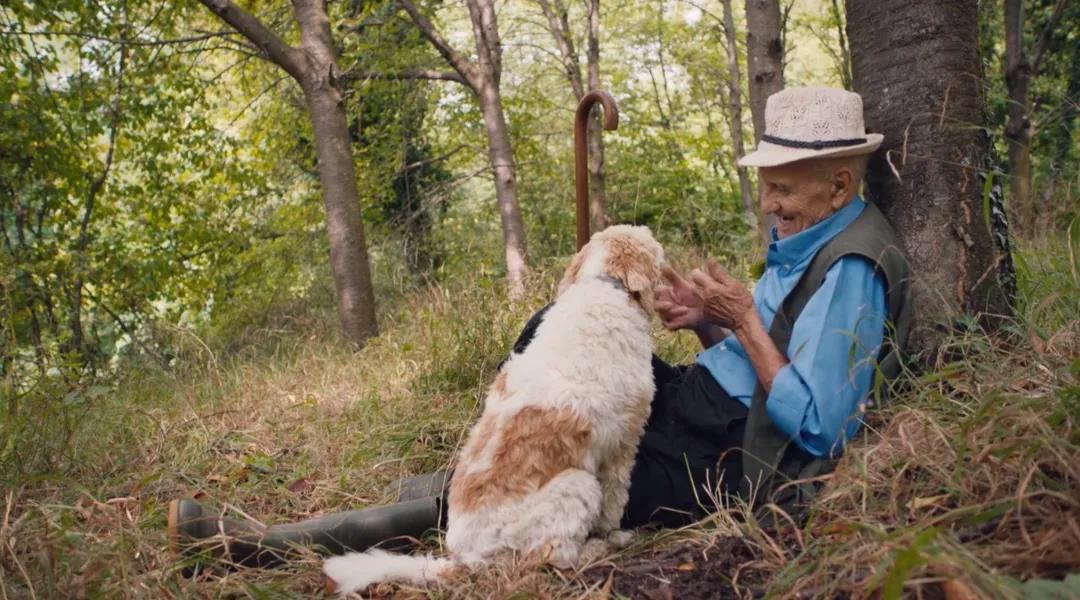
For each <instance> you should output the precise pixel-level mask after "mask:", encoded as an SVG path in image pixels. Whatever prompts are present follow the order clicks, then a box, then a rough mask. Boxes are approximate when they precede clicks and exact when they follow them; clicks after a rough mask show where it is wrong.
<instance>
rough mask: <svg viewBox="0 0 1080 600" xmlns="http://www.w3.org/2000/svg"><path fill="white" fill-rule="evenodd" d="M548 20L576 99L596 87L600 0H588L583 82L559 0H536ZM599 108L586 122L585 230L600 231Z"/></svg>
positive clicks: (603, 197)
mask: <svg viewBox="0 0 1080 600" xmlns="http://www.w3.org/2000/svg"><path fill="white" fill-rule="evenodd" d="M536 2H537V4H539V5H540V9H541V10H542V11H543V13H544V17H545V18H546V19H547V22H548V31H550V32H551V36H552V38H554V41H555V45H556V46H557V47H558V48H559V56H560V58H561V59H562V64H563V70H564V72H565V73H566V79H567V80H568V81H569V82H570V89H572V90H573V92H574V98H575V99H577V100H578V101H579V102H580V101H581V99H582V98H583V97H585V94H586V92H589V91H592V90H597V89H600V0H588V7H589V19H588V20H589V30H588V33H587V35H586V38H587V44H588V46H587V50H586V69H587V83H588V87H586V81H585V79H584V78H583V77H582V76H581V61H580V60H578V55H577V50H576V49H575V48H574V35H573V33H572V32H571V31H570V21H569V18H568V13H567V10H566V6H565V5H564V4H563V3H562V0H550V1H549V0H536ZM600 110H601V109H600V108H599V107H596V108H594V109H593V112H592V115H591V116H590V117H589V123H588V134H587V136H588V161H587V165H588V171H589V230H590V231H592V232H594V233H595V232H597V231H602V230H604V229H606V228H607V227H608V225H610V224H611V219H610V218H609V217H608V215H607V192H606V184H605V177H606V175H605V168H604V140H603V136H602V134H601V130H602V129H603V127H602V124H601V120H600V119H601V113H600Z"/></svg>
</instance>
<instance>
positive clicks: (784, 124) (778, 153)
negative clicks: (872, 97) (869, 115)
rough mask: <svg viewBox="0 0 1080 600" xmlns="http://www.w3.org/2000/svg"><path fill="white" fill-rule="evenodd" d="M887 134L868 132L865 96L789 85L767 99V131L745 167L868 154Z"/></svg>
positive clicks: (831, 89) (744, 158)
mask: <svg viewBox="0 0 1080 600" xmlns="http://www.w3.org/2000/svg"><path fill="white" fill-rule="evenodd" d="M884 137H885V136H883V135H881V134H880V133H866V127H865V126H864V125H863V106H862V96H860V95H858V94H856V93H854V92H849V91H846V90H841V89H835V88H788V89H786V90H781V91H779V92H776V93H775V94H773V95H771V96H769V99H768V100H767V101H766V102H765V134H764V135H762V136H761V141H760V142H758V146H757V149H756V150H754V151H753V152H751V153H750V154H747V155H746V156H744V157H742V159H740V160H739V165H740V166H744V167H775V166H777V165H783V164H787V163H791V162H795V161H797V160H806V159H808V158H823V157H826V156H854V155H857V154H870V153H871V152H873V151H874V150H877V149H878V146H880V145H881V140H882V139H884Z"/></svg>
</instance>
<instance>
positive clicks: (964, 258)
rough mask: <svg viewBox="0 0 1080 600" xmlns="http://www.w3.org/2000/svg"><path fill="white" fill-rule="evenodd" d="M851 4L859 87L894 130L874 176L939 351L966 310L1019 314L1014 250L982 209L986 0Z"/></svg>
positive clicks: (870, 121) (872, 184)
mask: <svg viewBox="0 0 1080 600" xmlns="http://www.w3.org/2000/svg"><path fill="white" fill-rule="evenodd" d="M846 5H847V17H848V23H847V31H848V38H849V41H850V44H851V54H852V71H853V76H854V85H855V91H857V92H859V93H860V94H862V96H863V105H864V108H865V115H866V124H867V129H869V130H871V131H875V132H879V133H882V134H884V135H885V141H884V143H883V145H882V147H881V149H880V150H879V151H878V152H877V153H876V154H875V155H874V157H873V159H872V161H871V164H870V170H869V173H868V175H867V184H868V187H869V190H870V196H871V197H872V199H873V200H874V202H875V203H877V205H878V206H879V207H881V209H882V210H883V211H884V212H885V214H886V216H887V217H888V218H889V221H890V222H891V223H892V224H893V227H894V228H895V229H896V232H897V234H898V235H899V236H900V240H901V243H902V244H903V246H904V248H903V250H904V251H905V252H906V254H907V256H908V257H909V258H910V259H911V266H912V273H913V275H914V282H913V286H912V300H913V303H914V308H915V313H916V320H915V323H914V326H913V330H912V335H911V342H910V344H911V349H912V350H913V351H916V352H922V353H923V354H924V356H929V355H932V353H934V352H935V351H936V349H937V348H938V347H939V344H940V342H941V340H942V339H943V337H944V336H945V335H946V334H947V332H948V331H951V330H953V329H954V327H955V326H956V325H957V324H958V323H961V322H962V319H963V318H965V317H970V316H978V317H979V318H980V320H981V322H982V323H983V324H984V325H989V326H992V325H994V324H995V319H994V318H992V315H1006V314H1009V313H1010V311H1011V309H1010V307H1009V302H1008V300H1007V296H1006V294H1005V293H1004V291H1003V289H1002V286H1001V284H1000V282H999V280H998V270H999V267H1000V265H1002V264H1004V263H1005V262H1006V259H1007V256H1006V255H1004V254H1002V253H999V252H998V251H997V249H996V247H995V244H994V242H993V240H992V237H991V232H990V230H989V229H988V227H987V215H984V214H983V199H982V193H983V185H982V181H981V179H980V178H979V170H980V169H982V168H983V166H984V164H985V162H984V161H985V159H986V156H987V153H988V152H989V150H990V138H989V137H988V136H987V135H986V133H985V130H984V126H985V125H986V123H985V110H984V108H985V106H984V102H985V99H984V97H983V95H982V93H983V91H982V76H981V72H980V71H981V65H980V60H979V37H978V33H979V32H978V18H977V17H978V15H977V6H976V0H956V1H954V2H910V1H909V0H847V2H846ZM886 157H888V158H886ZM893 169H895V170H896V173H897V174H894V173H893Z"/></svg>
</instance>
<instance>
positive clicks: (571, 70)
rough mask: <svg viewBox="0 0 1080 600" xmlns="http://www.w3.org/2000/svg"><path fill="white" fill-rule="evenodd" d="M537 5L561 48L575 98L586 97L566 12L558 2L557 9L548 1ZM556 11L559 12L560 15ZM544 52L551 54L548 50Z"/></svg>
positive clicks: (561, 59)
mask: <svg viewBox="0 0 1080 600" xmlns="http://www.w3.org/2000/svg"><path fill="white" fill-rule="evenodd" d="M536 3H537V4H539V5H540V10H542V11H543V12H544V16H545V17H546V18H547V21H548V31H550V32H551V36H552V37H553V38H555V44H556V45H557V46H558V47H559V54H560V55H561V58H560V62H562V65H563V69H565V71H566V78H567V79H569V80H570V87H572V88H573V90H574V96H575V97H577V98H578V99H580V98H581V97H582V96H584V95H585V84H584V82H583V81H582V77H581V64H580V63H579V62H578V56H577V51H575V50H574V40H573V39H572V38H571V37H570V29H569V23H568V22H567V20H566V19H567V17H566V11H565V9H564V8H563V7H562V3H561V2H558V0H556V7H555V9H553V8H552V6H551V4H550V3H549V2H548V0H536ZM556 10H558V11H559V14H558V15H557V14H556ZM560 17H561V18H560ZM543 50H544V52H548V53H550V51H549V50H547V49H543Z"/></svg>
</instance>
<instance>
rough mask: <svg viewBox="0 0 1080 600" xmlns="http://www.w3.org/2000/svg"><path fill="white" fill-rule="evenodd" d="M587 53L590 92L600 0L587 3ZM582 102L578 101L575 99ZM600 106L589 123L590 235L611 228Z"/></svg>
mask: <svg viewBox="0 0 1080 600" xmlns="http://www.w3.org/2000/svg"><path fill="white" fill-rule="evenodd" d="M587 39H588V49H587V50H586V68H587V70H588V74H589V91H593V90H598V89H600V0H589V33H588V36H587ZM578 100H581V97H580V96H579V97H578ZM600 110H601V109H600V108H599V106H597V108H594V109H593V114H592V118H591V119H589V133H588V135H589V139H588V142H589V146H588V151H589V160H588V164H589V228H590V230H591V231H592V232H594V233H595V232H597V231H603V230H604V229H607V227H608V225H611V217H610V216H608V213H607V169H606V168H605V166H604V136H603V135H602V134H601V130H602V129H603V127H602V124H601V122H600V112H599V111H600Z"/></svg>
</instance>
